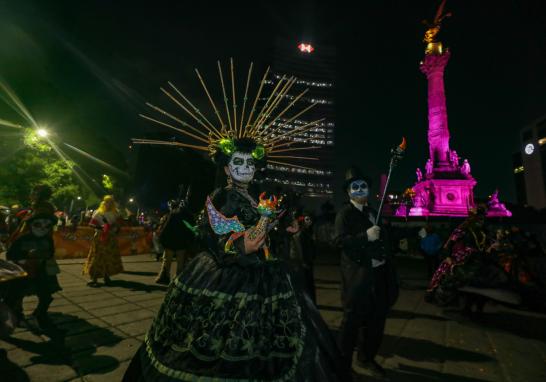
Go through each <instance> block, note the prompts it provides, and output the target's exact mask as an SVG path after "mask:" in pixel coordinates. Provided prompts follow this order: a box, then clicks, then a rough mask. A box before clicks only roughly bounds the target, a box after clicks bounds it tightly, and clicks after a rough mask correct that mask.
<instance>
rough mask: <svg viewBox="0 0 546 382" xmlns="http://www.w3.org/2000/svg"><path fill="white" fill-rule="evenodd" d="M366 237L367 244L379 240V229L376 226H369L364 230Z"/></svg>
mask: <svg viewBox="0 0 546 382" xmlns="http://www.w3.org/2000/svg"><path fill="white" fill-rule="evenodd" d="M366 235H368V241H369V242H373V241H376V240H379V236H380V235H381V228H380V227H379V226H376V225H374V226H371V227H370V228H368V229H367V230H366Z"/></svg>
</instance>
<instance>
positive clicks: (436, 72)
mask: <svg viewBox="0 0 546 382" xmlns="http://www.w3.org/2000/svg"><path fill="white" fill-rule="evenodd" d="M444 6H445V0H443V1H442V3H441V4H440V7H439V8H438V11H437V12H436V17H435V18H434V20H433V22H432V23H431V24H430V25H429V28H428V29H427V31H426V32H425V37H424V39H423V41H424V42H426V43H427V46H426V50H425V58H424V59H423V61H422V62H421V65H420V69H421V72H423V73H424V74H425V76H426V77H427V81H428V145H429V158H428V160H427V162H426V165H425V171H424V173H423V171H421V169H420V168H418V169H417V171H416V175H417V182H416V183H415V185H414V186H413V188H412V191H413V192H412V193H411V194H412V195H413V197H412V202H413V203H412V204H413V206H412V208H411V209H410V210H409V215H410V216H467V215H468V210H469V209H471V208H473V207H475V202H474V186H475V185H476V180H475V179H474V178H473V177H472V173H471V171H470V163H469V161H468V159H464V160H463V161H462V163H461V160H460V158H459V155H458V154H457V152H456V151H455V150H451V148H450V147H449V129H448V124H447V108H446V96H445V89H444V70H445V67H446V65H447V62H448V61H449V57H450V55H451V54H450V52H449V50H444V48H443V46H442V43H441V42H440V41H437V40H436V37H437V35H438V33H439V32H440V27H441V21H442V20H443V19H444V18H445V17H448V16H450V15H451V13H444ZM488 210H489V211H488V215H489V216H511V213H510V211H508V210H507V209H506V207H505V206H504V204H502V203H500V202H499V200H498V192H496V193H495V194H493V195H492V196H491V200H490V202H489V208H488ZM406 212H407V209H406V206H405V205H402V206H401V207H400V208H399V209H398V210H397V211H396V215H397V216H406Z"/></svg>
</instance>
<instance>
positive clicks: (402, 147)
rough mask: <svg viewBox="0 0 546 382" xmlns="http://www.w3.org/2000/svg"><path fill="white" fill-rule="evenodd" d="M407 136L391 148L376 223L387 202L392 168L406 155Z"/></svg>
mask: <svg viewBox="0 0 546 382" xmlns="http://www.w3.org/2000/svg"><path fill="white" fill-rule="evenodd" d="M406 146H407V143H406V138H405V137H402V143H400V144H399V145H398V146H396V147H395V148H393V149H391V160H390V162H389V173H388V175H387V181H386V182H385V187H384V188H383V196H381V202H380V203H379V209H378V210H377V216H376V218H375V225H377V224H378V223H379V219H381V210H382V209H383V203H384V202H385V196H387V188H388V187H389V182H390V180H391V174H392V169H393V168H394V167H395V166H396V165H397V164H398V162H399V161H400V160H401V159H402V158H403V157H404V153H405V152H406Z"/></svg>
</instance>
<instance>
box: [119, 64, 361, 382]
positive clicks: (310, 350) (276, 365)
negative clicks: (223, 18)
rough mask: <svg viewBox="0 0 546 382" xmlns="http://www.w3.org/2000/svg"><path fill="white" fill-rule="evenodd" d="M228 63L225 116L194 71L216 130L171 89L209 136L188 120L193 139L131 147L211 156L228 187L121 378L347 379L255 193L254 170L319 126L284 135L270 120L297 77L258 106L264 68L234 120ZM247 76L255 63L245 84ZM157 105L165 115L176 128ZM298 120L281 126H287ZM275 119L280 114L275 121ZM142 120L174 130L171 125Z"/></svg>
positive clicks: (265, 200) (266, 202)
mask: <svg viewBox="0 0 546 382" xmlns="http://www.w3.org/2000/svg"><path fill="white" fill-rule="evenodd" d="M231 65H232V66H231V73H232V78H231V86H232V89H231V90H232V92H230V93H231V97H232V105H233V111H231V105H228V100H229V97H228V96H227V94H226V91H225V88H224V80H223V77H222V70H221V66H220V63H218V69H219V73H220V76H221V77H220V78H221V81H222V89H223V92H224V101H225V109H226V112H225V114H223V115H221V113H220V112H219V111H218V108H217V107H216V104H215V103H214V101H213V100H212V99H211V97H210V93H209V92H208V88H207V87H206V85H205V83H204V81H203V80H202V77H201V75H200V73H199V72H197V73H198V76H199V79H200V81H201V83H202V85H203V87H204V89H205V92H206V94H207V96H209V100H210V102H211V104H212V106H213V109H214V112H215V114H216V117H217V118H218V120H219V122H220V126H215V125H213V124H212V123H210V122H209V120H208V119H207V117H206V116H204V115H203V114H202V113H201V112H200V111H199V109H197V108H195V107H194V106H193V104H192V103H191V102H190V101H189V100H187V98H186V97H184V96H183V95H182V93H180V91H179V90H178V89H177V88H176V87H174V85H172V84H171V83H169V85H170V86H171V88H172V90H171V89H169V90H166V89H162V90H163V91H164V93H166V95H167V96H168V97H169V98H172V99H176V101H178V102H180V104H181V105H183V107H182V108H183V109H184V110H185V111H186V112H187V113H188V114H190V115H191V116H192V117H193V118H194V119H195V120H196V121H197V123H198V124H199V125H200V126H201V127H202V128H204V129H205V130H204V134H200V130H199V129H197V128H195V127H194V126H192V125H190V124H188V123H185V122H184V123H183V124H179V126H176V129H177V130H178V131H181V132H185V135H186V136H188V137H191V138H192V139H193V140H194V141H197V142H194V143H186V142H172V141H171V142H159V141H150V140H133V142H135V143H141V144H159V145H161V144H163V145H169V146H182V147H191V148H194V149H197V150H202V151H207V152H209V153H210V154H211V157H212V159H213V161H214V162H215V163H216V165H217V166H218V168H219V169H221V171H223V172H224V173H225V174H226V175H227V185H225V186H222V187H220V188H218V189H216V190H215V191H214V192H213V193H212V194H211V195H210V196H209V197H208V198H207V200H206V203H205V208H204V211H203V212H202V214H201V216H200V218H199V219H198V229H199V237H200V240H201V242H202V245H203V247H204V250H203V252H201V253H199V254H197V255H196V256H195V258H194V259H193V260H191V261H190V263H189V264H188V265H187V266H186V267H185V268H184V269H183V271H182V273H181V274H180V275H178V276H177V277H176V279H174V280H173V281H172V282H171V284H170V286H169V289H168V291H167V295H166V297H165V300H164V302H163V304H162V306H161V308H160V310H159V312H158V315H157V316H156V318H155V319H154V321H153V323H152V326H151V328H150V329H149V331H148V333H147V334H146V337H145V341H144V344H143V345H142V347H141V348H140V349H139V350H138V351H137V354H136V355H135V356H134V358H133V360H132V361H131V364H130V365H129V367H128V369H127V372H126V374H125V376H124V381H131V382H135V381H197V380H199V381H239V382H244V381H247V382H250V381H254V382H259V381H263V382H265V381H279V382H280V381H287V382H288V381H301V382H303V381H306V382H307V381H308V382H312V381H315V382H318V381H326V382H327V381H332V382H333V381H349V380H350V379H351V377H350V376H349V377H348V378H345V376H340V375H339V373H338V352H337V348H336V345H335V341H334V340H333V338H332V337H331V335H330V332H329V330H328V328H327V326H326V324H325V323H324V321H323V320H322V318H321V317H320V313H319V312H318V310H317V309H316V308H315V307H314V304H313V303H312V301H311V299H310V298H309V297H308V295H306V294H305V293H303V292H302V291H301V290H300V289H299V288H298V287H297V286H296V285H295V283H293V282H292V278H291V276H290V271H289V268H288V267H287V266H286V265H285V264H284V262H283V261H280V260H279V259H278V258H277V257H276V255H275V253H273V251H272V250H271V249H270V247H269V245H268V243H269V239H268V231H269V229H270V228H271V226H272V225H274V221H275V219H276V216H277V214H278V213H279V211H278V203H279V200H278V199H277V198H276V197H275V196H269V197H267V196H266V195H265V194H261V195H260V197H259V198H258V199H256V198H254V197H253V195H251V193H250V192H249V185H250V184H251V182H252V180H253V179H254V177H255V175H256V172H257V171H259V170H261V169H263V168H265V166H266V163H267V162H266V161H270V162H275V161H277V160H278V159H277V158H280V157H282V155H278V154H277V153H278V152H282V151H283V148H284V149H286V148H287V145H284V144H283V142H287V141H289V140H288V139H287V138H288V137H289V136H290V135H292V134H295V133H296V132H298V131H305V129H306V128H307V129H311V128H313V127H314V126H316V122H315V123H313V124H309V125H308V126H303V127H301V126H300V127H297V128H290V125H289V124H286V122H284V123H283V122H280V123H281V125H284V126H285V128H286V129H291V130H290V131H289V132H286V131H280V132H279V130H280V129H279V128H278V125H275V124H274V122H275V121H277V122H278V121H280V116H282V115H283V114H284V113H285V112H286V111H287V110H288V109H289V108H290V107H291V105H292V106H293V105H294V103H295V101H293V100H292V101H288V102H289V106H288V107H285V106H282V107H281V106H280V105H282V104H283V101H286V100H287V98H286V97H284V96H285V95H286V92H287V91H288V89H289V88H290V87H291V86H292V85H294V84H295V83H296V80H295V78H284V77H283V78H282V79H281V80H280V81H278V82H277V86H276V87H275V90H273V92H272V93H271V94H270V96H269V98H267V100H266V101H265V102H263V103H261V104H260V107H257V102H258V100H260V99H263V98H260V93H261V92H262V88H263V84H264V83H265V80H266V78H267V73H268V72H267V71H266V74H265V75H264V77H263V79H262V81H261V83H260V88H259V90H258V94H257V96H256V98H255V101H254V104H253V105H252V106H250V105H247V91H248V87H249V86H248V85H249V84H248V80H247V86H246V90H245V94H244V97H243V98H242V99H243V100H244V101H243V106H242V112H241V113H236V110H241V109H238V106H239V105H236V96H235V94H236V93H235V85H234V82H235V81H234V77H233V62H231ZM251 71H252V65H251V67H250V70H249V74H248V79H250V74H251ZM151 107H152V108H153V109H154V110H156V111H159V112H160V113H161V114H163V116H164V117H165V118H169V119H171V120H174V121H176V120H178V121H180V119H178V118H177V117H174V118H176V119H173V118H171V117H173V116H172V115H170V114H168V113H167V114H165V113H166V112H164V111H163V110H162V109H160V108H158V107H155V106H153V105H151ZM308 108H309V107H308ZM308 108H307V109H308ZM245 110H246V111H247V113H246V114H245ZM277 113H278V114H277ZM301 114H302V113H301V112H299V114H298V113H296V114H293V115H292V116H291V117H286V119H285V120H284V121H288V123H289V122H290V121H291V120H293V119H295V118H297V116H298V115H301ZM273 115H276V117H274V119H271V116H273ZM222 117H223V118H222ZM145 118H146V119H149V120H152V121H154V122H158V123H160V124H161V125H163V126H170V127H174V126H172V125H170V122H169V123H167V122H163V121H159V120H157V119H155V118H152V117H148V116H145ZM290 118H292V119H291V120H290ZM180 126H182V127H180ZM190 130H191V131H190ZM281 136H282V137H281ZM283 138H284V139H283ZM200 142H202V143H205V144H204V145H203V144H202V143H201V144H200Z"/></svg>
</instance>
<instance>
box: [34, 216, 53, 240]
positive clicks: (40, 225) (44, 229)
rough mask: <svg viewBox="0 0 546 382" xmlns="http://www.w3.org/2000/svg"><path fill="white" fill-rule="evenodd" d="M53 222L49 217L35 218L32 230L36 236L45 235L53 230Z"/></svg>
mask: <svg viewBox="0 0 546 382" xmlns="http://www.w3.org/2000/svg"><path fill="white" fill-rule="evenodd" d="M52 226H53V223H51V221H50V220H49V219H35V220H33V221H32V223H31V224H30V230H31V232H32V234H33V235H34V236H36V237H44V236H46V235H47V234H49V232H51V227H52Z"/></svg>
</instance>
